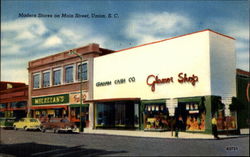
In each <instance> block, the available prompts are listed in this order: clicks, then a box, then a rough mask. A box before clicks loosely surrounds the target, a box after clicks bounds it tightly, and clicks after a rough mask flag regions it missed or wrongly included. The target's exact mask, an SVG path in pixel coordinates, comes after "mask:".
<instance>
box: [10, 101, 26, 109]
mask: <svg viewBox="0 0 250 157" xmlns="http://www.w3.org/2000/svg"><path fill="white" fill-rule="evenodd" d="M10 107H11V108H22V107H27V101H18V102H11V103H10Z"/></svg>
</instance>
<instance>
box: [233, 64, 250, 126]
mask: <svg viewBox="0 0 250 157" xmlns="http://www.w3.org/2000/svg"><path fill="white" fill-rule="evenodd" d="M236 71H237V76H236V81H237V82H236V87H237V100H238V101H237V104H238V107H237V110H238V115H239V116H238V124H239V128H249V126H250V119H249V114H250V112H249V105H250V73H249V72H247V71H244V70H241V69H237V70H236Z"/></svg>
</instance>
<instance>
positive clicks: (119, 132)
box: [83, 128, 240, 139]
mask: <svg viewBox="0 0 250 157" xmlns="http://www.w3.org/2000/svg"><path fill="white" fill-rule="evenodd" d="M83 133H85V134H102V135H118V136H134V137H153V138H173V139H177V138H178V139H214V137H213V135H209V134H201V133H187V132H179V135H178V137H175V136H174V135H175V132H173V136H172V135H171V131H167V132H145V131H143V130H133V131H130V130H106V129H105V130H101V129H97V130H92V129H88V128H87V129H86V128H85V129H84V132H83ZM219 137H220V138H221V139H225V138H234V137H240V135H229V136H227V135H219Z"/></svg>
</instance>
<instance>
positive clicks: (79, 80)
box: [76, 61, 89, 82]
mask: <svg viewBox="0 0 250 157" xmlns="http://www.w3.org/2000/svg"><path fill="white" fill-rule="evenodd" d="M83 64H86V65H87V72H86V73H87V79H86V80H84V79H82V81H83V82H85V81H88V80H89V65H88V61H83V62H82V63H81V62H79V63H77V67H76V76H77V81H78V82H81V79H80V77H79V69H78V67H79V65H83Z"/></svg>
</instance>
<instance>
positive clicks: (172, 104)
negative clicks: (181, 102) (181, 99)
mask: <svg viewBox="0 0 250 157" xmlns="http://www.w3.org/2000/svg"><path fill="white" fill-rule="evenodd" d="M166 106H167V108H168V111H169V116H174V112H175V108H176V107H177V106H178V100H177V99H172V98H171V99H168V100H166Z"/></svg>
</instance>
